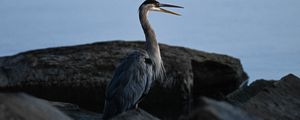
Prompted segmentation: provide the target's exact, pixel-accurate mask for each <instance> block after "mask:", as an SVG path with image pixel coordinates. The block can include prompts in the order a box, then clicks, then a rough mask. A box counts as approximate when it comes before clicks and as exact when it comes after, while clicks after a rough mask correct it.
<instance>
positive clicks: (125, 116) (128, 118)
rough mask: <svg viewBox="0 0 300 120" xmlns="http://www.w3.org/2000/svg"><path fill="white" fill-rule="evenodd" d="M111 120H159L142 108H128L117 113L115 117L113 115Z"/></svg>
mask: <svg viewBox="0 0 300 120" xmlns="http://www.w3.org/2000/svg"><path fill="white" fill-rule="evenodd" d="M111 120H159V119H158V118H157V117H154V116H152V115H151V114H149V113H147V112H145V111H144V110H142V109H137V110H130V111H127V112H125V113H122V114H120V115H117V116H116V117H113V118H112V119H111Z"/></svg>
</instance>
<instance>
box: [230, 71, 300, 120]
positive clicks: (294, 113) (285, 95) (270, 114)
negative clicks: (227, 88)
mask: <svg viewBox="0 0 300 120" xmlns="http://www.w3.org/2000/svg"><path fill="white" fill-rule="evenodd" d="M258 86H260V87H258ZM247 91H252V92H247ZM253 91H254V92H253ZM227 99H228V101H230V102H231V103H234V104H235V105H236V106H238V107H240V108H242V109H244V110H245V111H247V112H249V113H251V114H253V115H256V116H259V117H260V118H263V119H266V120H298V119H300V112H299V111H300V78H298V77H297V76H295V75H293V74H289V75H287V76H285V77H283V78H282V79H281V80H279V81H264V80H260V81H256V82H254V83H252V84H251V85H250V87H249V88H246V89H245V90H240V91H238V92H235V93H234V94H231V95H229V96H228V98H227Z"/></svg>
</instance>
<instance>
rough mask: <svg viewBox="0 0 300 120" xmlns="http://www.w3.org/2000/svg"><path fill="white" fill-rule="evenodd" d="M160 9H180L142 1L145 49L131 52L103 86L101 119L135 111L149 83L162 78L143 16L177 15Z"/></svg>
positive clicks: (152, 37) (155, 46)
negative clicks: (154, 13) (104, 87)
mask: <svg viewBox="0 0 300 120" xmlns="http://www.w3.org/2000/svg"><path fill="white" fill-rule="evenodd" d="M162 7H173V8H183V7H181V6H176V5H171V4H163V3H160V2H158V1H156V0H146V1H144V2H143V3H142V4H141V5H140V7H139V9H138V11H139V20H140V24H141V26H142V29H143V31H144V34H145V39H146V42H145V50H139V51H134V52H133V53H131V54H129V55H128V56H127V57H126V58H125V59H123V60H122V62H121V63H120V65H119V66H118V67H117V68H116V70H115V72H114V75H113V77H112V79H111V81H110V82H109V84H108V85H107V87H106V92H105V103H104V109H103V119H104V120H107V119H110V118H112V117H114V116H116V115H118V114H121V113H123V112H125V111H128V110H132V109H138V104H139V102H140V101H141V100H142V99H143V97H144V96H146V95H147V94H148V93H149V91H150V88H151V84H152V82H153V81H155V80H157V79H163V76H164V74H165V69H164V65H163V61H162V58H161V53H160V48H159V45H158V42H157V40H156V35H155V32H154V30H153V29H152V27H151V25H150V23H149V21H148V18H147V15H148V13H149V12H150V11H158V12H164V13H169V14H173V15H178V16H180V14H178V13H175V12H172V11H169V10H166V9H163V8H162Z"/></svg>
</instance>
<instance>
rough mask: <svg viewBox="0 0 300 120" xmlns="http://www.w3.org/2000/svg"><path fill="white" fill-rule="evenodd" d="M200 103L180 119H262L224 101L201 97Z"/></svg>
mask: <svg viewBox="0 0 300 120" xmlns="http://www.w3.org/2000/svg"><path fill="white" fill-rule="evenodd" d="M199 103H200V105H197V108H196V109H195V110H194V111H192V112H191V113H189V114H188V115H186V116H182V117H181V118H180V120H261V119H260V118H258V117H255V116H253V115H251V114H249V113H247V112H245V111H243V110H241V109H240V108H237V107H234V106H232V105H230V104H229V103H227V102H224V101H215V100H212V99H209V98H201V99H200V101H199Z"/></svg>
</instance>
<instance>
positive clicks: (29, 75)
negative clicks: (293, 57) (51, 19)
mask: <svg viewBox="0 0 300 120" xmlns="http://www.w3.org/2000/svg"><path fill="white" fill-rule="evenodd" d="M160 47H161V52H162V59H163V61H164V63H165V68H166V71H167V72H166V75H167V79H164V80H157V81H156V82H155V83H154V85H153V87H152V89H151V91H150V93H149V95H148V96H147V97H146V98H145V99H144V100H143V101H142V103H141V104H140V106H141V108H143V109H145V110H146V111H148V112H150V113H151V114H154V115H156V116H158V117H160V118H167V117H175V118H176V117H178V116H179V115H180V114H182V113H184V112H187V111H189V109H190V105H191V103H190V102H191V101H193V99H196V98H198V97H200V96H209V97H211V98H216V99H222V98H223V97H224V96H226V95H227V94H229V93H231V92H232V91H234V90H236V89H237V88H238V87H239V85H240V84H241V83H243V82H245V81H246V80H247V75H246V73H245V72H244V71H243V68H242V65H241V63H240V61H239V60H238V59H236V58H233V57H230V56H226V55H220V54H214V53H206V52H201V51H196V50H192V49H188V48H183V47H174V46H168V45H163V44H161V45H160ZM143 48H144V42H124V41H114V42H100V43H94V44H87V45H80V46H71V47H59V48H49V49H41V50H33V51H28V52H24V53H20V54H17V55H14V56H7V57H2V58H0V91H23V92H27V93H30V94H32V95H34V96H37V97H41V98H45V99H48V100H54V101H63V102H70V103H74V104H78V105H79V106H80V107H82V108H85V109H88V110H92V111H96V112H99V111H101V110H102V109H103V104H104V93H105V88H106V84H107V83H108V82H109V81H110V79H111V78H112V75H113V71H114V70H115V68H116V67H117V65H118V63H120V60H121V59H122V58H124V57H125V56H126V55H127V54H128V53H131V52H132V51H133V50H136V49H143Z"/></svg>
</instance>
